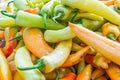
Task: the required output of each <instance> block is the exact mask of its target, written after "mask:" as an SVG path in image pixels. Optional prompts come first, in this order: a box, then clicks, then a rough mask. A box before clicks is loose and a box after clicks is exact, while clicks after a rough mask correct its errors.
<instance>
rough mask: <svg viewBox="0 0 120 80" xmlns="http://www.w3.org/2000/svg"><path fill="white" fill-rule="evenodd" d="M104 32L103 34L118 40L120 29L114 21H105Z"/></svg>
mask: <svg viewBox="0 0 120 80" xmlns="http://www.w3.org/2000/svg"><path fill="white" fill-rule="evenodd" d="M102 34H103V36H106V37H108V38H110V39H112V40H116V39H117V38H118V36H119V35H120V30H119V27H118V26H117V25H114V24H112V23H105V24H104V25H103V26H102Z"/></svg>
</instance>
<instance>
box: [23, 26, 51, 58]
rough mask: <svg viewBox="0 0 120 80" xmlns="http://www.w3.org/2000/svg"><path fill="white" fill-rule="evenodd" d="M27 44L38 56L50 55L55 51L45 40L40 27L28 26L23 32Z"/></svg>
mask: <svg viewBox="0 0 120 80" xmlns="http://www.w3.org/2000/svg"><path fill="white" fill-rule="evenodd" d="M23 40H24V43H25V46H26V47H27V48H28V49H29V50H30V51H31V52H32V53H33V54H34V55H35V56H36V57H38V58H41V57H42V56H45V55H48V54H50V53H51V52H52V51H53V48H52V47H50V46H49V45H48V44H47V42H46V41H45V40H44V37H43V33H42V32H41V30H40V29H38V28H27V29H25V30H24V32H23Z"/></svg>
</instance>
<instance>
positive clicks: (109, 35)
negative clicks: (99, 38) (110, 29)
mask: <svg viewBox="0 0 120 80" xmlns="http://www.w3.org/2000/svg"><path fill="white" fill-rule="evenodd" d="M107 37H108V38H109V39H111V40H115V34H114V33H108V34H107Z"/></svg>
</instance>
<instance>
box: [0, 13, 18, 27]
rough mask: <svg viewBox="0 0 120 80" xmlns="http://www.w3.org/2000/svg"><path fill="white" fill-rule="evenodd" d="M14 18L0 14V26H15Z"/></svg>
mask: <svg viewBox="0 0 120 80" xmlns="http://www.w3.org/2000/svg"><path fill="white" fill-rule="evenodd" d="M15 25H16V23H15V20H14V19H13V18H10V17H7V16H3V15H1V16H0V27H3V28H5V27H13V26H15Z"/></svg>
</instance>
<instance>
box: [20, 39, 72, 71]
mask: <svg viewBox="0 0 120 80" xmlns="http://www.w3.org/2000/svg"><path fill="white" fill-rule="evenodd" d="M71 47H72V40H66V41H62V42H60V43H59V44H58V46H57V47H56V48H55V50H54V51H53V52H52V53H51V54H50V55H47V56H43V57H42V58H41V59H40V60H39V61H38V63H37V64H36V65H34V66H31V67H27V66H26V67H22V66H18V69H19V70H23V71H24V70H31V69H35V68H38V69H40V70H41V71H43V72H45V73H49V72H51V71H53V70H54V69H56V68H58V67H60V66H61V65H62V64H63V63H64V62H65V61H66V59H67V58H68V56H69V54H70V51H71Z"/></svg>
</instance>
